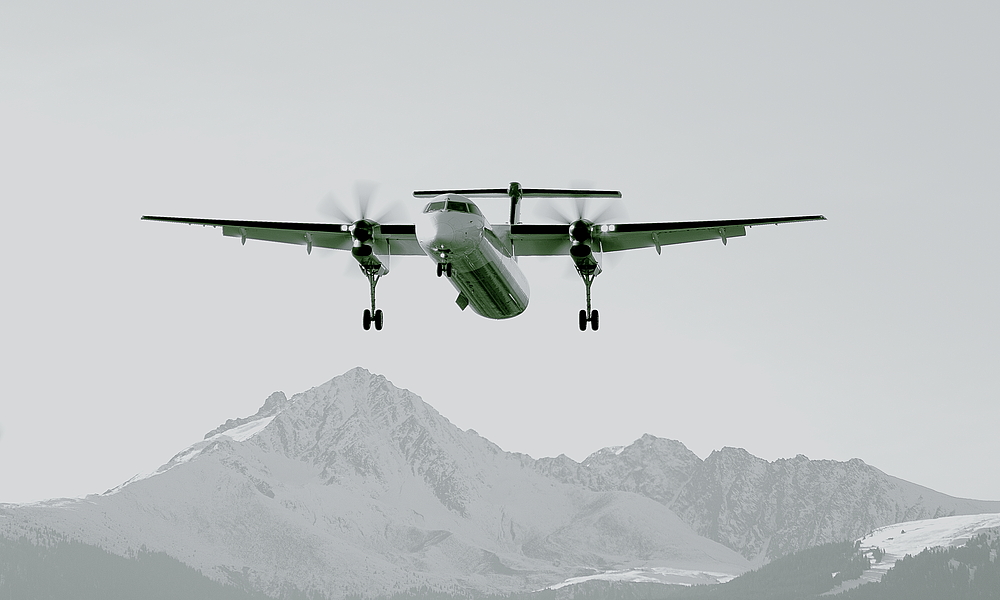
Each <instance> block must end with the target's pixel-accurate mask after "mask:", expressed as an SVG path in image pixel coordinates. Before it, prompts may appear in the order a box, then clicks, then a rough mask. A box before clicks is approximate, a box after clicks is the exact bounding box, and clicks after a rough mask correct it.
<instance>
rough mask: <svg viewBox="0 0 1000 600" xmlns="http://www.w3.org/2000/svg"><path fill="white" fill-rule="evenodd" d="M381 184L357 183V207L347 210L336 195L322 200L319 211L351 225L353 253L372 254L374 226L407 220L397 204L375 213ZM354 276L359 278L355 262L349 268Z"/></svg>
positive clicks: (355, 186)
mask: <svg viewBox="0 0 1000 600" xmlns="http://www.w3.org/2000/svg"><path fill="white" fill-rule="evenodd" d="M377 188H378V185H377V184H376V183H375V182H372V181H358V182H356V183H355V184H354V206H353V207H350V208H349V209H348V210H345V208H344V204H343V203H341V202H340V200H339V199H338V198H337V197H336V196H335V195H334V194H333V192H330V193H328V194H327V195H326V196H324V197H323V199H322V200H320V203H319V207H318V210H319V212H320V213H321V214H322V215H324V216H326V217H329V218H330V219H332V220H334V221H337V222H340V223H344V224H348V225H349V227H350V232H351V237H352V238H353V239H354V244H353V245H354V248H355V250H354V252H359V253H360V255H361V256H365V255H368V254H371V246H370V245H369V244H368V242H370V241H371V240H372V239H373V238H374V236H375V227H376V226H378V225H380V224H382V223H386V222H393V221H396V222H400V221H403V222H405V221H408V220H409V218H408V215H407V212H406V209H405V208H403V207H402V205H401V204H400V203H398V202H396V203H393V204H391V205H389V206H388V207H387V208H385V209H384V210H382V211H380V212H378V213H375V214H373V212H372V198H373V197H374V196H375V190H376V189H377ZM347 272H348V273H349V274H351V275H354V276H356V275H358V270H357V268H356V265H355V264H354V263H353V262H352V263H350V264H349V266H348V267H347Z"/></svg>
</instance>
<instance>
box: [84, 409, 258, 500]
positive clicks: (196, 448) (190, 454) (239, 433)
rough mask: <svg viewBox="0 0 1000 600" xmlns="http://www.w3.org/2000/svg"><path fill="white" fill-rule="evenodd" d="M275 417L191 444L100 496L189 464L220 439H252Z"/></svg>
mask: <svg viewBox="0 0 1000 600" xmlns="http://www.w3.org/2000/svg"><path fill="white" fill-rule="evenodd" d="M276 416H277V415H276V414H275V415H271V416H269V417H264V418H262V419H257V420H255V421H250V422H249V423H243V424H242V425H237V426H236V427H233V428H232V429H227V430H226V431H222V432H220V433H217V434H215V435H213V436H212V437H210V438H208V439H205V440H202V441H200V442H195V443H194V444H191V445H190V446H188V447H187V448H185V449H183V450H181V451H180V452H178V453H177V454H175V455H174V457H173V458H171V459H170V460H169V461H168V462H167V464H165V465H163V466H161V467H160V468H159V469H157V470H155V471H153V472H152V473H145V474H142V473H140V474H138V475H136V476H135V477H133V478H132V479H129V480H128V481H126V482H125V483H123V484H121V485H119V486H117V487H114V488H111V489H110V490H108V491H106V492H104V493H103V494H101V495H102V496H112V495H114V494H117V493H118V492H120V491H122V489H124V488H125V486H127V485H129V484H131V483H135V482H136V481H141V480H143V479H149V478H150V477H153V476H154V475H159V474H161V473H166V472H167V471H169V470H170V469H173V468H174V467H176V466H177V465H182V464H184V463H186V462H191V461H192V460H194V458H195V457H197V456H198V455H200V454H201V453H202V452H203V451H204V450H205V448H207V447H208V446H210V445H211V444H212V442H214V441H215V440H217V439H219V438H220V437H228V438H229V439H231V440H233V441H236V442H245V441H247V440H249V439H250V438H252V437H253V436H255V435H257V434H258V433H260V432H261V431H263V430H264V428H265V427H267V426H268V424H270V422H271V421H273V420H274V417H276Z"/></svg>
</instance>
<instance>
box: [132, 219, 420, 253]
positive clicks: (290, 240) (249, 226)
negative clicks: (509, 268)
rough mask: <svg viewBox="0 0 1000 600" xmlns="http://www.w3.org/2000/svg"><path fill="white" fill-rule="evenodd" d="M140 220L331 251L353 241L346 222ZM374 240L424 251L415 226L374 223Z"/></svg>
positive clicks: (388, 246)
mask: <svg viewBox="0 0 1000 600" xmlns="http://www.w3.org/2000/svg"><path fill="white" fill-rule="evenodd" d="M142 219H143V220H144V221H165V222H168V223H187V224H188V225H205V226H209V227H222V235H224V236H226V237H238V238H240V239H241V240H242V241H243V243H246V241H247V240H248V239H250V240H265V241H268V242H281V243H284V244H297V245H299V246H306V247H307V248H308V249H310V250H312V247H313V246H316V247H319V248H332V249H334V250H350V249H351V245H352V243H353V241H354V240H353V238H352V237H351V231H350V227H351V224H350V223H282V222H279V221H234V220H230V219H188V218H184V217H154V216H144V217H142ZM374 233H375V235H374V242H375V244H376V245H377V246H382V247H383V249H388V251H389V254H392V255H395V256H399V255H419V256H424V251H423V250H421V249H420V244H418V243H417V234H416V228H415V227H414V226H413V225H378V226H377V227H376V228H375V232H374Z"/></svg>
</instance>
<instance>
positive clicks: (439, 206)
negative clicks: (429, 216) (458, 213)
mask: <svg viewBox="0 0 1000 600" xmlns="http://www.w3.org/2000/svg"><path fill="white" fill-rule="evenodd" d="M439 210H444V202H431V203H430V204H428V205H427V206H426V207H424V212H425V213H429V212H435V211H439Z"/></svg>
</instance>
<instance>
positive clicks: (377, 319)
mask: <svg viewBox="0 0 1000 600" xmlns="http://www.w3.org/2000/svg"><path fill="white" fill-rule="evenodd" d="M375 330H376V331H382V309H381V308H380V309H378V310H376V311H375Z"/></svg>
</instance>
